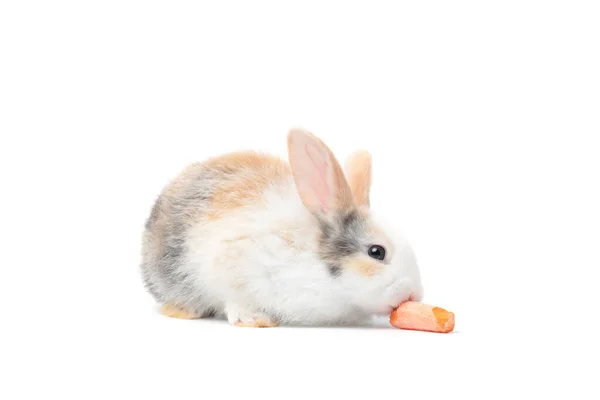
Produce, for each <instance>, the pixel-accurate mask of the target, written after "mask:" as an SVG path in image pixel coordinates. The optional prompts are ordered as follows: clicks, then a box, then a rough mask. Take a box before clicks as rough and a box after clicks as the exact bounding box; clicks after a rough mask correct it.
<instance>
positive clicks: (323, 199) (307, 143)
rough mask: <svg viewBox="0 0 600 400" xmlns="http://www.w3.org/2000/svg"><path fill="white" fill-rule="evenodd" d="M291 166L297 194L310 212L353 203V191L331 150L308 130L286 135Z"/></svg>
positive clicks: (339, 207) (350, 205) (338, 208)
mask: <svg viewBox="0 0 600 400" xmlns="http://www.w3.org/2000/svg"><path fill="white" fill-rule="evenodd" d="M288 152H289V158H290V165H291V167H292V172H293V175H294V180H295V182H296V188H297V190H298V194H299V195H300V198H301V199H302V202H303V203H304V205H305V206H306V208H307V209H308V210H309V211H311V212H312V213H328V212H331V211H334V210H340V209H346V208H350V207H353V206H354V203H353V199H352V193H351V191H350V188H349V187H348V184H347V182H346V179H345V177H344V173H343V172H342V169H341V167H340V165H339V163H338V162H337V160H336V159H335V156H334V155H333V153H332V152H331V151H330V150H329V148H328V147H327V146H326V145H325V143H323V142H322V141H321V140H320V139H318V138H317V137H315V136H313V135H312V134H311V133H309V132H305V131H302V130H292V131H290V132H289V134H288Z"/></svg>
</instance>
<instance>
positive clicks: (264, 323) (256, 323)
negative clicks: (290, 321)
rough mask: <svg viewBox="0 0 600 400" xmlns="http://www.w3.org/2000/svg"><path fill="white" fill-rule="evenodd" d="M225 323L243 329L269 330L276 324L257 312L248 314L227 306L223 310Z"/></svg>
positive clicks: (235, 307) (236, 307) (242, 310)
mask: <svg viewBox="0 0 600 400" xmlns="http://www.w3.org/2000/svg"><path fill="white" fill-rule="evenodd" d="M225 312H226V314H227V321H229V323H230V324H231V325H234V326H239V327H245V328H271V327H276V326H278V324H277V323H276V322H274V321H273V320H272V319H271V318H270V317H269V316H268V315H265V314H263V313H259V312H248V311H246V310H244V309H242V308H240V307H238V306H234V305H228V306H227V307H226V308H225Z"/></svg>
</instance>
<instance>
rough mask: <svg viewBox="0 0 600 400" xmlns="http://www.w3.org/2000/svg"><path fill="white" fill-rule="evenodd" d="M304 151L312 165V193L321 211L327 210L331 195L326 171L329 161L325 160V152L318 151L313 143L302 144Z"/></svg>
mask: <svg viewBox="0 0 600 400" xmlns="http://www.w3.org/2000/svg"><path fill="white" fill-rule="evenodd" d="M304 151H305V153H306V157H308V159H309V160H310V162H311V163H312V165H313V167H314V172H313V175H312V180H313V182H312V185H311V186H312V187H313V190H314V192H315V193H314V194H315V195H316V197H317V199H318V201H319V204H320V205H321V209H322V211H323V212H327V211H328V210H329V199H330V197H331V190H330V186H329V183H328V182H327V171H328V167H329V162H328V160H327V158H328V157H327V156H328V154H327V152H323V151H319V149H318V148H316V146H315V145H314V144H311V143H307V144H305V145H304Z"/></svg>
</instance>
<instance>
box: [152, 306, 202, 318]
mask: <svg viewBox="0 0 600 400" xmlns="http://www.w3.org/2000/svg"><path fill="white" fill-rule="evenodd" d="M160 312H161V313H163V314H164V315H166V316H167V317H171V318H178V319H198V318H200V316H199V315H196V314H192V313H189V312H187V311H185V310H183V309H181V308H179V307H175V306H172V305H170V304H163V305H162V306H161V307H160Z"/></svg>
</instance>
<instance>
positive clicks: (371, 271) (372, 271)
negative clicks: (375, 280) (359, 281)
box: [349, 259, 383, 278]
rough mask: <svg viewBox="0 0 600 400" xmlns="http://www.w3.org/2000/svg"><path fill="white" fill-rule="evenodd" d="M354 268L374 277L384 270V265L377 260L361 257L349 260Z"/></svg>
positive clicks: (361, 273)
mask: <svg viewBox="0 0 600 400" xmlns="http://www.w3.org/2000/svg"><path fill="white" fill-rule="evenodd" d="M349 265H350V267H351V268H352V269H354V270H355V271H356V272H358V273H359V274H360V275H363V276H366V277H369V278H370V277H373V276H375V275H377V274H378V273H380V272H381V271H382V270H383V266H382V265H381V264H379V263H377V262H375V261H370V260H365V259H360V260H352V261H350V262H349Z"/></svg>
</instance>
